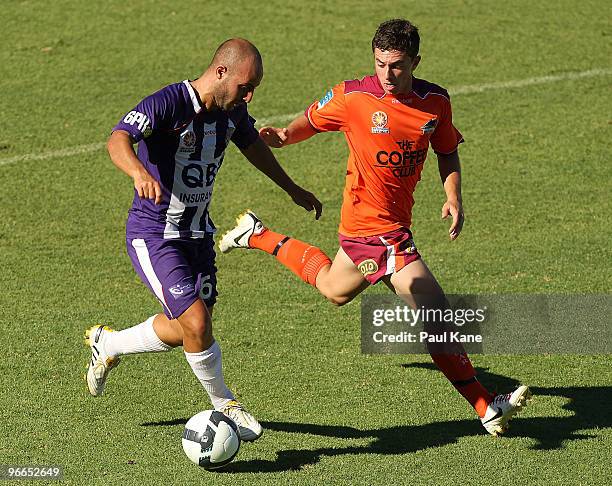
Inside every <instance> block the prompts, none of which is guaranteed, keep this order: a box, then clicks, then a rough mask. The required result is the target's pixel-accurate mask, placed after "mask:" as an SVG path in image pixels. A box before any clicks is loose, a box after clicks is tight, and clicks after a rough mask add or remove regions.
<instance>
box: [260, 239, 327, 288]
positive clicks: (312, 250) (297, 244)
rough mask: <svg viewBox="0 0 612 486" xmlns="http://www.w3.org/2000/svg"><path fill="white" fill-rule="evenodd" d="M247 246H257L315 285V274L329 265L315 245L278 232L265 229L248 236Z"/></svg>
mask: <svg viewBox="0 0 612 486" xmlns="http://www.w3.org/2000/svg"><path fill="white" fill-rule="evenodd" d="M249 246H250V247H251V248H258V249H259V250H263V251H265V252H266V253H269V254H270V255H274V256H276V259H277V260H278V261H279V262H280V263H282V264H283V265H284V266H286V267H287V268H288V269H289V270H291V271H292V272H293V273H295V274H296V275H297V276H298V277H300V278H301V279H302V280H303V281H304V282H306V283H308V284H310V285H312V286H313V287H315V286H316V282H317V275H318V274H319V272H320V271H321V269H322V268H323V267H324V266H326V265H331V260H330V259H329V257H328V256H327V255H326V254H325V253H323V252H322V251H321V250H320V249H319V248H317V247H316V246H312V245H309V244H308V243H304V242H303V241H300V240H295V239H293V238H289V237H288V236H285V235H282V234H280V233H275V232H274V231H270V230H269V229H265V230H264V231H263V232H261V233H260V234H258V235H257V234H253V235H252V236H251V237H250V238H249Z"/></svg>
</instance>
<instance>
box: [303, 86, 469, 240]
mask: <svg viewBox="0 0 612 486" xmlns="http://www.w3.org/2000/svg"><path fill="white" fill-rule="evenodd" d="M306 115H307V117H308V120H309V121H310V123H311V125H312V126H313V128H314V129H315V130H317V131H322V132H327V131H338V130H340V131H343V132H344V135H345V137H346V141H347V142H348V146H349V150H350V154H349V159H348V166H347V171H346V184H345V186H344V193H343V202H342V214H341V221H340V230H339V231H340V233H341V234H343V235H346V236H371V235H377V234H382V233H386V232H388V231H392V230H394V229H397V228H400V227H402V226H403V227H406V228H409V227H410V224H411V216H412V206H413V204H414V199H413V197H412V194H413V193H414V189H415V187H416V184H417V182H418V181H419V180H420V179H421V171H422V170H423V164H424V162H425V159H426V157H427V150H428V148H429V144H431V146H432V148H433V150H434V151H435V152H437V153H442V154H450V153H452V152H454V151H455V150H457V146H458V144H459V143H461V142H462V141H463V138H462V136H461V133H459V131H458V130H457V129H456V128H455V127H454V126H453V120H452V110H451V104H450V97H449V96H448V93H447V92H446V91H445V90H444V89H443V88H441V87H440V86H437V85H435V84H432V83H429V82H427V81H424V80H421V79H416V78H414V79H413V86H412V91H411V92H410V93H409V94H407V95H397V96H396V95H391V94H385V92H384V91H383V89H382V86H381V85H380V83H379V81H378V78H377V77H376V76H368V77H365V78H363V79H360V80H353V81H344V82H343V83H340V84H338V85H336V86H334V88H332V89H331V90H329V91H328V92H327V93H326V95H325V96H324V97H323V98H322V99H321V100H320V101H318V102H314V103H313V104H312V105H310V106H309V107H308V109H307V111H306Z"/></svg>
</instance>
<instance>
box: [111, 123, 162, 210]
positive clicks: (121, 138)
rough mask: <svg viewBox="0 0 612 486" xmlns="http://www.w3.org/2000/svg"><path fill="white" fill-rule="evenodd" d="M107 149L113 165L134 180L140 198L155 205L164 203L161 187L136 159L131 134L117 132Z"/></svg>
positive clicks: (112, 135) (113, 134)
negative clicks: (150, 200)
mask: <svg viewBox="0 0 612 486" xmlns="http://www.w3.org/2000/svg"><path fill="white" fill-rule="evenodd" d="M106 148H107V149H108V154H109V155H110V158H111V160H112V161H113V164H115V165H116V166H117V168H119V169H120V170H121V171H123V172H124V173H126V174H127V175H128V176H130V177H131V178H132V179H133V180H134V188H135V189H136V191H137V192H138V196H140V197H141V198H143V199H145V198H146V199H154V200H155V204H160V203H161V201H162V190H161V186H160V185H159V182H158V181H156V180H155V179H154V178H153V177H152V176H151V174H149V173H148V172H147V169H145V167H144V166H143V165H142V162H140V159H139V158H138V157H136V154H135V153H134V147H133V146H132V140H131V138H130V135H129V133H127V132H125V131H123V130H115V131H114V132H113V133H112V134H111V136H110V138H109V139H108V143H107V144H106Z"/></svg>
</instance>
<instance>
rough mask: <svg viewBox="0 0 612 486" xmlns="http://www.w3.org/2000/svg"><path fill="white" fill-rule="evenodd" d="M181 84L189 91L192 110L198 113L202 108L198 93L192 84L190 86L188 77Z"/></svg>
mask: <svg viewBox="0 0 612 486" xmlns="http://www.w3.org/2000/svg"><path fill="white" fill-rule="evenodd" d="M183 84H184V85H185V87H186V88H187V92H188V93H189V97H190V98H191V103H192V104H193V111H195V112H196V113H199V112H200V111H201V110H202V103H201V101H200V97H199V96H198V93H196V90H195V89H193V86H191V83H190V82H189V80H188V79H186V80H184V81H183Z"/></svg>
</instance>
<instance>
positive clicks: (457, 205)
mask: <svg viewBox="0 0 612 486" xmlns="http://www.w3.org/2000/svg"><path fill="white" fill-rule="evenodd" d="M449 216H452V217H453V223H452V224H451V227H450V229H449V230H448V234H449V236H450V239H451V240H456V239H457V238H458V237H459V233H461V230H462V229H463V221H464V219H465V218H464V216H463V205H462V204H461V201H457V200H454V201H450V200H449V201H446V202H445V203H444V206H442V219H446V218H448V217H449Z"/></svg>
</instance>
